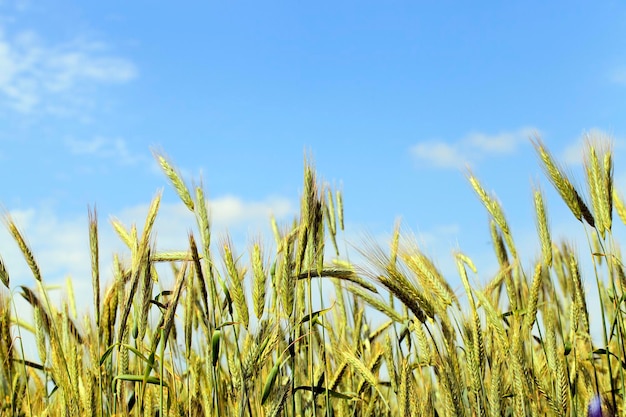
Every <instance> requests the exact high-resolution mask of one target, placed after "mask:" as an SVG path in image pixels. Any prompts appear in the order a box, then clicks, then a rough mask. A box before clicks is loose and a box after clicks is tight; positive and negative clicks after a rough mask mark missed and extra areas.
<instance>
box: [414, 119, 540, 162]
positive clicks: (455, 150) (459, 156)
mask: <svg viewBox="0 0 626 417" xmlns="http://www.w3.org/2000/svg"><path fill="white" fill-rule="evenodd" d="M537 132H538V131H537V129H534V128H531V127H525V128H522V129H519V130H517V131H514V132H501V133H498V134H495V135H488V134H485V133H479V132H474V133H470V134H468V135H467V136H465V137H464V138H462V139H460V140H457V141H456V142H446V141H442V140H431V141H423V142H419V143H417V144H415V145H414V146H412V147H411V149H410V152H411V155H412V156H413V158H414V159H415V161H416V162H417V163H418V164H419V165H420V166H427V167H435V168H444V169H449V168H454V169H456V168H460V167H463V166H464V165H466V164H472V163H476V162H478V161H480V160H482V159H484V158H486V157H488V156H494V155H507V154H512V153H514V152H515V151H516V149H517V147H518V146H519V144H520V143H523V142H525V141H527V140H528V138H529V137H532V136H533V135H534V134H536V133H537Z"/></svg>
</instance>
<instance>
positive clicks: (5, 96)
mask: <svg viewBox="0 0 626 417" xmlns="http://www.w3.org/2000/svg"><path fill="white" fill-rule="evenodd" d="M136 76H137V69H136V67H135V65H134V64H133V63H132V62H131V61H129V60H127V59H124V58H121V57H117V56H114V55H112V54H110V53H108V52H107V48H106V46H105V45H103V44H102V43H98V42H89V41H84V40H81V39H77V40H73V41H70V42H66V43H59V44H53V45H50V44H48V43H46V42H45V41H44V40H42V39H41V37H40V36H39V35H38V34H37V33H36V32H34V31H21V32H19V33H17V34H16V35H14V36H10V35H7V34H6V33H5V31H4V30H2V28H0V97H2V101H4V103H5V104H6V105H8V106H9V107H10V108H12V109H14V110H16V111H18V112H21V113H30V112H32V111H34V110H36V109H40V108H43V109H46V108H48V107H52V108H53V109H56V111H57V113H60V111H59V108H63V107H64V105H68V103H72V102H76V101H79V99H77V98H76V97H77V96H80V94H79V93H80V91H81V87H84V86H93V85H97V84H102V83H124V82H127V81H130V80H131V79H133V78H135V77H136ZM83 99H85V98H84V97H83ZM59 102H62V103H64V105H60V104H59Z"/></svg>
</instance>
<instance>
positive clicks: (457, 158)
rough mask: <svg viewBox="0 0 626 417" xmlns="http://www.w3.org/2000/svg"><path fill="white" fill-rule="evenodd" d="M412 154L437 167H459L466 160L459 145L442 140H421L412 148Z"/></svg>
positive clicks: (417, 158) (419, 159)
mask: <svg viewBox="0 0 626 417" xmlns="http://www.w3.org/2000/svg"><path fill="white" fill-rule="evenodd" d="M411 154H412V155H413V157H414V158H415V159H416V160H418V161H420V162H426V163H427V164H429V165H431V166H434V167H437V168H457V167H460V166H463V164H464V163H465V162H466V160H465V157H464V156H463V154H462V153H461V152H460V149H458V147H456V146H454V145H450V144H448V143H445V142H442V141H428V142H420V143H418V144H416V145H414V146H413V147H412V148H411Z"/></svg>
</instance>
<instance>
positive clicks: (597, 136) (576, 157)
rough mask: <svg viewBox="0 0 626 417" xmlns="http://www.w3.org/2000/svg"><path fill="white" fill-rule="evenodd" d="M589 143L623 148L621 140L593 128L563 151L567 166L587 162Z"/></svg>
mask: <svg viewBox="0 0 626 417" xmlns="http://www.w3.org/2000/svg"><path fill="white" fill-rule="evenodd" d="M589 141H591V142H592V143H596V141H600V143H603V142H604V143H605V144H607V145H608V144H611V145H612V146H613V148H615V147H620V146H621V140H620V139H618V138H614V137H613V136H612V135H610V134H608V133H607V132H606V131H604V130H602V129H599V128H595V127H594V128H591V129H589V130H588V131H586V132H584V133H583V134H582V135H581V136H580V137H579V138H578V139H576V140H572V141H571V142H570V144H569V145H568V146H566V147H565V149H564V150H563V154H562V158H563V162H564V163H565V164H566V165H582V164H583V163H584V160H585V154H586V149H587V146H588V144H589Z"/></svg>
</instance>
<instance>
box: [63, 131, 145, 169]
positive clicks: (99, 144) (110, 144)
mask: <svg viewBox="0 0 626 417" xmlns="http://www.w3.org/2000/svg"><path fill="white" fill-rule="evenodd" d="M64 144H65V146H66V147H67V149H68V150H69V152H70V153H71V154H73V155H89V156H94V157H98V158H102V159H114V160H115V161H117V162H118V163H120V164H124V165H132V164H135V163H137V162H139V161H141V160H143V159H144V158H143V156H142V155H139V154H136V153H134V152H132V151H131V150H130V149H129V148H128V144H127V142H126V141H125V140H124V139H122V138H106V137H102V136H96V137H94V138H93V139H90V140H79V139H72V138H68V139H66V140H65V142H64Z"/></svg>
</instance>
